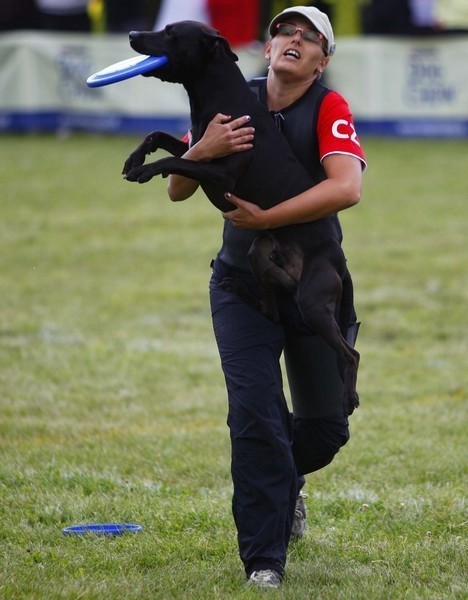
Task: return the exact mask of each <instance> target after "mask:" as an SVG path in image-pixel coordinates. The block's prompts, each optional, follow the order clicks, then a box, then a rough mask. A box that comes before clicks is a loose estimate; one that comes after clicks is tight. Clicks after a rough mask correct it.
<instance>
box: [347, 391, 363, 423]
mask: <svg viewBox="0 0 468 600" xmlns="http://www.w3.org/2000/svg"><path fill="white" fill-rule="evenodd" d="M359 404H360V402H359V396H358V395H357V393H356V392H355V393H354V394H353V397H348V398H345V400H344V412H345V414H346V416H348V417H349V416H350V415H352V414H353V412H354V411H355V410H356V408H358V407H359Z"/></svg>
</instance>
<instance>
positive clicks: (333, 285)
mask: <svg viewBox="0 0 468 600" xmlns="http://www.w3.org/2000/svg"><path fill="white" fill-rule="evenodd" d="M341 289H342V286H341V279H340V276H339V274H338V273H337V271H336V269H335V268H334V266H333V265H332V264H331V263H329V262H328V261H327V260H326V259H324V258H323V259H315V260H313V261H311V262H307V261H306V262H305V263H304V270H303V274H302V277H301V280H300V282H299V285H298V289H297V293H296V300H297V304H298V307H299V310H300V312H301V315H302V318H303V320H304V322H305V323H306V324H307V325H308V326H309V327H310V328H311V329H313V330H314V331H316V332H317V333H318V334H319V335H321V336H322V337H323V338H324V340H325V341H326V342H327V343H328V344H329V345H330V346H331V347H332V348H333V349H334V350H335V351H336V353H337V355H338V356H339V357H341V358H342V359H343V364H344V368H343V371H344V372H343V407H344V411H345V413H346V414H347V415H350V414H352V413H353V411H354V409H355V408H357V407H358V406H359V397H358V394H357V391H356V384H357V371H358V366H359V353H358V352H357V351H356V350H355V349H354V348H353V347H352V346H350V345H349V344H348V342H347V341H346V339H345V338H344V337H343V335H342V333H341V330H340V327H339V325H338V323H337V321H336V318H335V312H336V307H337V305H338V304H339V302H340V297H341Z"/></svg>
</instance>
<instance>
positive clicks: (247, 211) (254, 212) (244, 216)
mask: <svg viewBox="0 0 468 600" xmlns="http://www.w3.org/2000/svg"><path fill="white" fill-rule="evenodd" d="M224 197H225V198H226V200H229V202H232V204H234V205H235V206H236V208H235V209H234V210H231V211H229V212H225V213H223V217H224V219H226V220H227V221H231V223H232V224H233V225H234V226H235V227H239V228H240V229H257V230H259V229H268V224H267V221H266V216H267V212H266V211H265V210H262V209H261V208H259V207H258V206H257V205H256V204H252V202H247V201H246V200H241V199H240V198H237V196H234V195H233V194H229V193H227V194H225V195H224Z"/></svg>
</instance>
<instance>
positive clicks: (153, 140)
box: [122, 131, 188, 175]
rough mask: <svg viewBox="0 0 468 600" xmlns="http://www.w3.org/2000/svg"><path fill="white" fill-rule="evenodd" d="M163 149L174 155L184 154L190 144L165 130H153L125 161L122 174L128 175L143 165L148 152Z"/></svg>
mask: <svg viewBox="0 0 468 600" xmlns="http://www.w3.org/2000/svg"><path fill="white" fill-rule="evenodd" d="M159 148H161V150H166V151H167V152H169V153H170V154H172V155H173V156H182V154H185V152H187V150H188V144H187V143H186V142H183V141H182V140H179V139H177V138H175V137H174V136H172V135H169V134H168V133H165V132H164V131H153V132H152V133H150V134H149V135H147V136H146V137H145V139H144V140H143V142H142V143H141V144H140V145H139V146H138V148H137V149H136V150H134V151H133V152H132V153H131V154H130V156H129V157H128V158H127V160H126V161H125V164H124V167H123V170H122V175H127V174H128V173H129V172H130V171H131V170H132V169H134V168H135V167H139V166H141V165H142V164H143V163H144V162H145V159H146V157H147V156H148V154H151V153H152V152H156V150H158V149H159Z"/></svg>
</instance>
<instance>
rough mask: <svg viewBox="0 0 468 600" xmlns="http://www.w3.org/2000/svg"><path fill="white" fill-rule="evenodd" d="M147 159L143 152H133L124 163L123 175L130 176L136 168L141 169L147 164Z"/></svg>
mask: <svg viewBox="0 0 468 600" xmlns="http://www.w3.org/2000/svg"><path fill="white" fill-rule="evenodd" d="M145 157H146V155H145V154H144V153H143V152H139V151H138V150H136V151H135V152H132V154H130V156H129V157H128V158H127V160H126V161H125V163H124V166H123V169H122V175H128V173H130V171H131V170H132V169H135V168H136V167H141V165H142V164H143V163H144V162H145Z"/></svg>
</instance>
